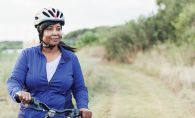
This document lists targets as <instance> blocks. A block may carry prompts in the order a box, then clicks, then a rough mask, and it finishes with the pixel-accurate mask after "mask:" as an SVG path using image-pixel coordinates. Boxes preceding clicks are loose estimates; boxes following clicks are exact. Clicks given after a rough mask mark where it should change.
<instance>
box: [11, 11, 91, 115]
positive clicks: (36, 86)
mask: <svg viewBox="0 0 195 118" xmlns="http://www.w3.org/2000/svg"><path fill="white" fill-rule="evenodd" d="M63 25H64V16H63V13H62V12H60V11H59V10H58V9H54V8H44V9H42V10H41V11H40V12H38V14H36V15H35V28H37V31H38V33H39V39H40V43H41V45H40V46H36V47H32V48H28V49H25V50H23V51H22V53H21V54H20V56H19V57H18V60H17V62H16V64H15V67H14V69H13V71H12V73H11V76H10V78H9V79H8V81H7V89H8V92H9V94H10V95H11V97H12V99H13V100H14V101H15V102H18V101H16V100H15V99H14V98H13V96H14V95H15V94H18V96H19V99H20V101H21V102H22V103H21V109H20V111H19V114H18V118H35V117H36V118H39V117H43V116H45V113H43V112H38V111H35V110H32V109H26V110H25V111H24V107H25V106H28V104H29V102H30V101H31V96H33V97H36V98H37V99H38V100H40V101H42V102H44V103H46V104H47V105H48V106H49V107H50V108H54V109H58V110H63V109H73V108H74V106H73V103H72V94H73V95H74V98H75V99H76V102H77V108H78V109H79V110H80V111H82V116H83V118H91V117H92V112H91V111H90V110H88V90H87V87H86V86H85V82H84V78H83V74H82V70H81V67H80V64H79V61H78V58H77V56H76V55H75V54H74V53H73V52H74V48H72V47H69V46H67V45H66V44H65V43H63V42H61V41H60V40H61V37H62V32H61V30H62V26H63ZM71 93H72V94H71ZM29 106H30V105H29ZM65 115H66V116H68V115H69V114H65ZM54 118H58V117H54Z"/></svg>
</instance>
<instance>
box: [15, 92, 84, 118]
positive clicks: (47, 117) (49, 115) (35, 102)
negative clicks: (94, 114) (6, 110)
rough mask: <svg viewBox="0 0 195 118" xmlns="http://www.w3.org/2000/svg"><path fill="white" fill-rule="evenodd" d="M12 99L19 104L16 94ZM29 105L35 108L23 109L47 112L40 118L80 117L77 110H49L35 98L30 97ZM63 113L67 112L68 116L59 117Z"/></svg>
mask: <svg viewBox="0 0 195 118" xmlns="http://www.w3.org/2000/svg"><path fill="white" fill-rule="evenodd" d="M14 98H15V99H16V101H17V102H20V99H19V96H18V95H17V94H15V95H14ZM29 104H31V105H34V106H35V107H31V106H28V107H25V108H24V110H25V109H34V110H36V111H42V112H47V113H46V115H45V116H43V117H42V118H44V117H45V118H52V117H54V116H61V117H64V118H75V117H78V116H82V112H81V111H79V110H78V109H64V110H60V111H59V110H57V109H53V108H49V107H48V106H47V105H46V104H45V103H43V102H41V101H39V100H38V99H36V98H35V97H31V101H30V102H29ZM40 105H42V106H43V107H44V108H42V107H41V106H40ZM65 112H69V113H70V116H63V115H60V114H62V113H65Z"/></svg>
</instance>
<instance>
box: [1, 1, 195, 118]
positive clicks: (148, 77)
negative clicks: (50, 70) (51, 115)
mask: <svg viewBox="0 0 195 118" xmlns="http://www.w3.org/2000/svg"><path fill="white" fill-rule="evenodd" d="M44 7H54V8H58V9H59V10H61V11H62V12H63V13H64V16H65V26H64V27H63V28H62V32H63V38H62V41H64V42H65V43H66V44H67V45H70V46H72V47H75V48H77V52H76V55H77V56H78V58H79V61H80V64H81V67H82V70H83V75H84V78H85V82H86V85H87V87H88V91H89V96H90V101H89V108H90V109H91V110H92V111H93V118H102V117H105V118H117V117H122V118H194V117H195V99H194V98H195V73H194V70H195V40H194V39H195V1H194V0H136V1H135V0H112V1H111V0H106V1H105V0H104V1H103V0H82V2H81V1H79V0H74V1H68V0H55V1H53V0H33V1H30V0H17V1H15V0H0V10H1V16H0V26H1V28H0V34H1V37H0V67H1V68H0V90H1V91H0V106H1V108H2V109H3V110H0V118H13V117H16V116H17V113H18V111H19V105H18V104H17V103H14V102H13V101H12V100H11V98H10V96H9V94H8V92H7V88H6V82H7V79H8V78H9V76H10V74H11V72H12V69H13V67H14V64H15V62H16V60H17V57H18V56H19V54H20V52H21V51H22V50H23V49H26V48H30V47H32V46H36V45H39V39H38V33H37V31H36V29H35V27H34V16H35V14H36V13H37V12H38V11H39V10H41V9H42V8H44ZM75 106H76V105H75Z"/></svg>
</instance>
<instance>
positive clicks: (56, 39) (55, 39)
mask: <svg viewBox="0 0 195 118" xmlns="http://www.w3.org/2000/svg"><path fill="white" fill-rule="evenodd" d="M51 40H52V41H58V40H59V39H58V38H54V39H51Z"/></svg>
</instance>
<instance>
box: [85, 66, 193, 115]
mask: <svg viewBox="0 0 195 118" xmlns="http://www.w3.org/2000/svg"><path fill="white" fill-rule="evenodd" d="M99 69H100V71H101V74H102V77H103V79H104V80H105V82H106V83H107V84H108V86H109V87H108V88H106V89H104V90H102V92H100V93H97V94H96V95H95V97H94V98H93V99H92V100H91V101H90V104H89V107H90V109H91V110H92V111H93V118H194V117H195V114H194V108H192V107H191V106H189V104H188V103H185V102H183V101H181V100H180V99H179V98H178V97H177V96H175V95H174V94H173V93H172V92H171V91H170V90H169V89H168V88H167V87H166V86H164V85H162V84H161V83H160V82H159V81H157V80H156V79H154V78H153V77H151V76H148V75H146V74H143V73H141V72H137V71H136V70H130V69H124V68H120V66H117V65H109V64H100V65H99Z"/></svg>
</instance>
